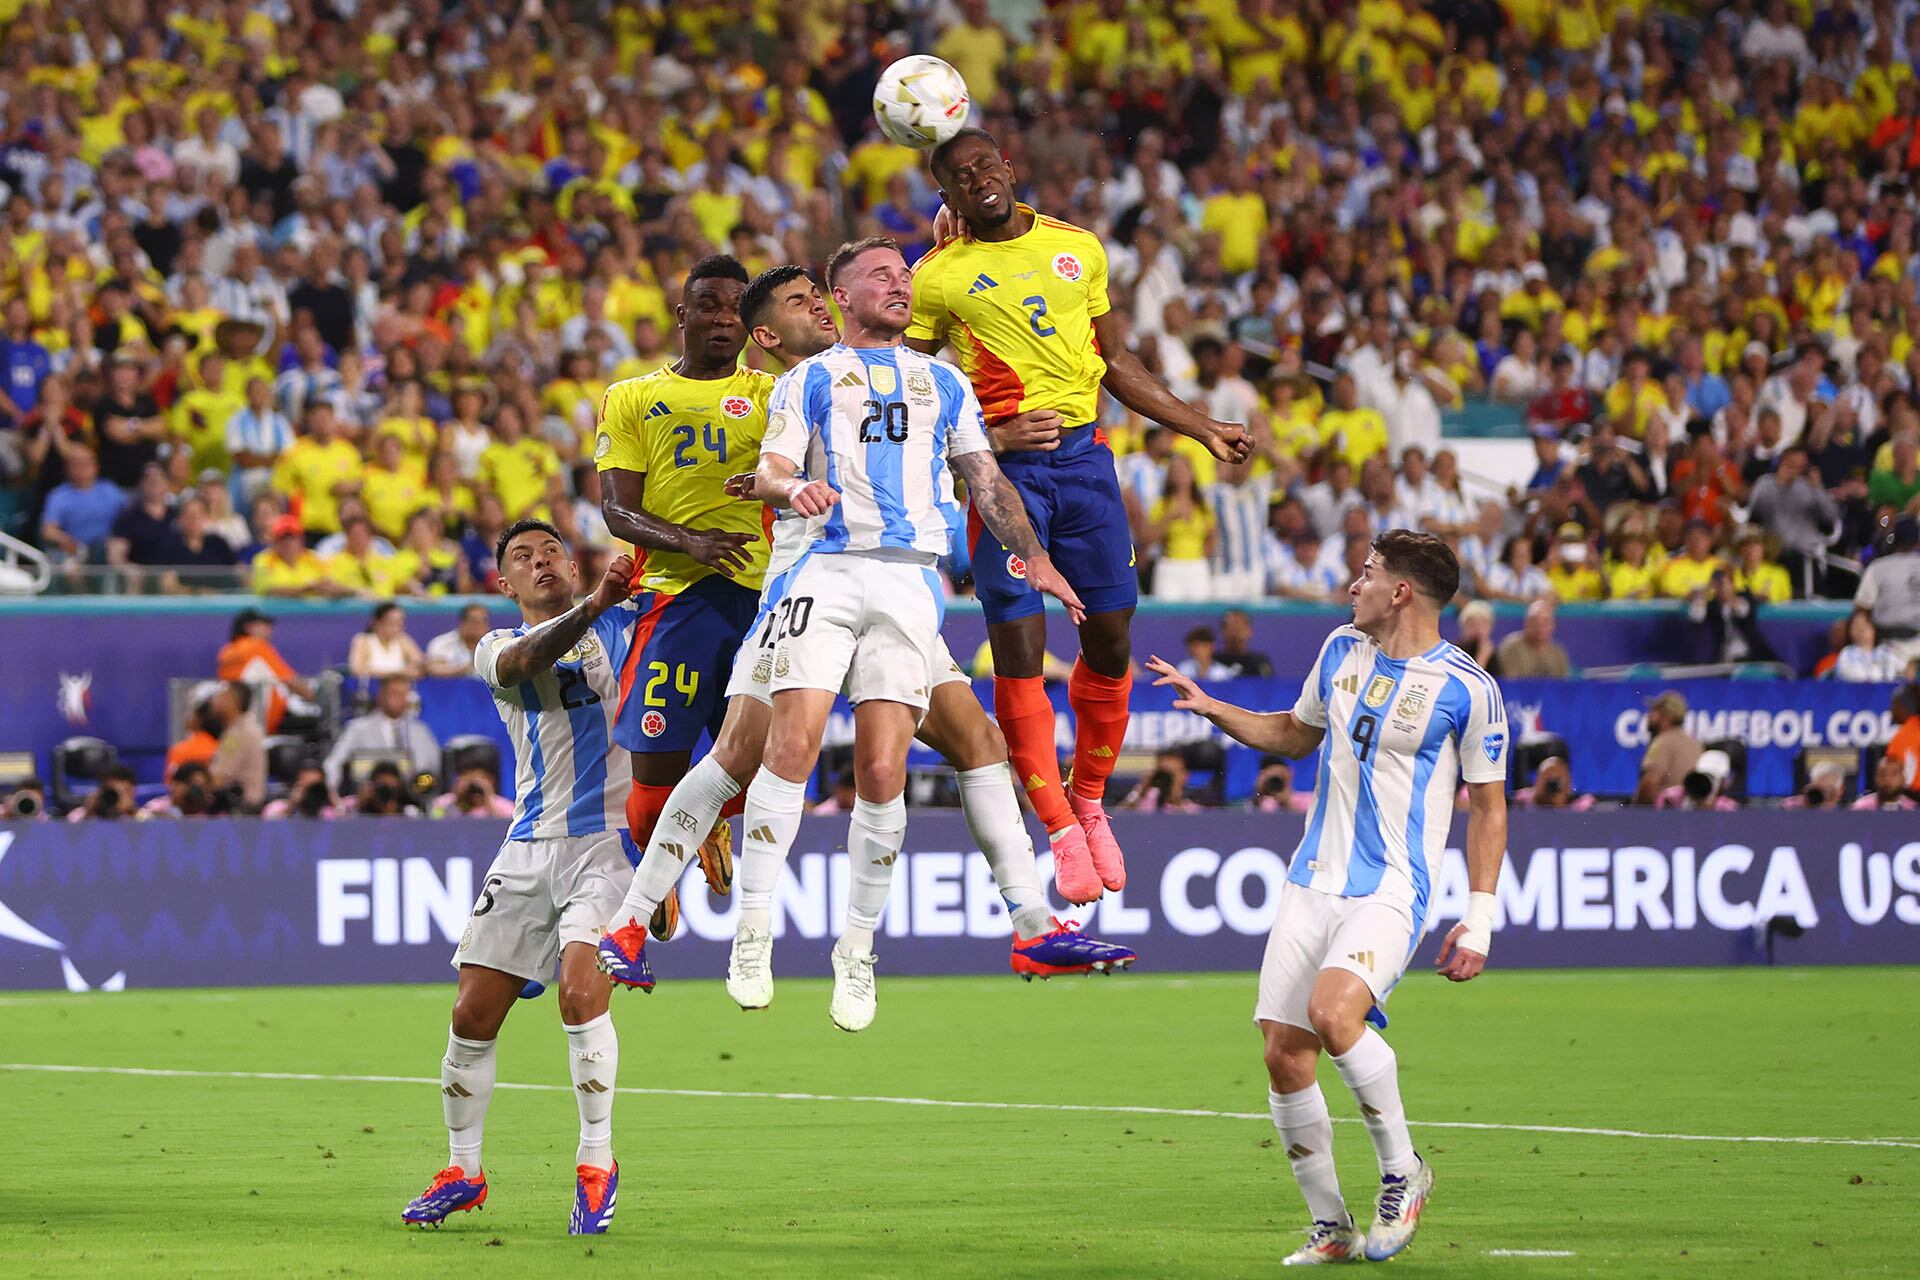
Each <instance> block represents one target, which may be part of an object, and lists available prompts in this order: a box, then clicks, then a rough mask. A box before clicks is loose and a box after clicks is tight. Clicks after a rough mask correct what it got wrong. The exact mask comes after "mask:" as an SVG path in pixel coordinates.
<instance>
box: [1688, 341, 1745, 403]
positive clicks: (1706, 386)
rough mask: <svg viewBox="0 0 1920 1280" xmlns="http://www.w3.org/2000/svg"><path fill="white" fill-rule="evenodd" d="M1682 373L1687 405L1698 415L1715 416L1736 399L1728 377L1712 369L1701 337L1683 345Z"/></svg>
mask: <svg viewBox="0 0 1920 1280" xmlns="http://www.w3.org/2000/svg"><path fill="white" fill-rule="evenodd" d="M1680 376H1681V377H1682V378H1683V379H1685V380H1686V384H1687V406H1688V407H1689V408H1690V409H1692V410H1693V416H1694V417H1696V418H1707V419H1711V418H1712V417H1713V415H1714V414H1716V413H1718V412H1720V411H1721V410H1722V409H1724V408H1726V407H1727V405H1728V404H1729V403H1731V402H1732V400H1733V392H1732V391H1730V390H1729V389H1728V388H1727V380H1726V379H1725V378H1722V377H1721V376H1720V375H1719V374H1717V373H1712V372H1709V371H1708V369H1707V360H1706V355H1705V353H1704V352H1703V351H1702V350H1701V347H1700V339H1698V338H1688V339H1687V340H1686V342H1685V343H1684V344H1683V345H1682V346H1681V348H1680Z"/></svg>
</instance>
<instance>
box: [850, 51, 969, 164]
mask: <svg viewBox="0 0 1920 1280" xmlns="http://www.w3.org/2000/svg"><path fill="white" fill-rule="evenodd" d="M970 106H971V104H970V102H969V100H968V98H967V82H966V81H965V80H962V79H961V78H960V73H959V72H958V71H955V70H954V69H953V67H952V66H950V65H949V64H947V63H945V62H942V61H940V59H938V58H934V57H930V56H928V55H927V54H924V53H917V54H914V55H913V56H912V57H909V58H902V59H900V60H899V61H898V62H896V63H894V64H893V65H892V66H890V67H888V68H887V69H886V71H885V72H883V73H882V74H881V76H880V83H879V84H877V85H875V86H874V89H873V118H874V119H875V120H877V121H878V122H879V124H880V132H882V133H884V134H886V135H887V136H888V137H889V138H892V139H893V140H894V141H895V142H897V143H899V144H900V145H901V146H903V147H914V148H917V149H919V150H922V151H924V150H927V149H928V148H930V147H937V146H939V145H940V144H941V143H943V142H945V141H946V140H947V139H948V138H951V137H952V136H953V135H954V134H956V133H958V132H960V130H961V129H963V128H965V127H966V123H967V112H968V110H969V109H970Z"/></svg>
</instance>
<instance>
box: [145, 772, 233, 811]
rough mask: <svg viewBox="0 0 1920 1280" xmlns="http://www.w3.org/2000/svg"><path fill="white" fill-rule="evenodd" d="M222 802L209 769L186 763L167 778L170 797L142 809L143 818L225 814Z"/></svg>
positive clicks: (159, 799) (154, 800)
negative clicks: (222, 812)
mask: <svg viewBox="0 0 1920 1280" xmlns="http://www.w3.org/2000/svg"><path fill="white" fill-rule="evenodd" d="M221 799H222V797H221V796H220V795H219V793H218V792H216V791H215V790H214V786H213V775H212V774H211V773H209V772H208V770H207V766H205V765H204V764H199V763H189V764H183V765H181V766H180V767H179V768H178V769H175V770H174V771H173V777H171V778H169V779H167V794H165V795H163V796H155V797H154V798H153V799H151V800H149V801H147V802H146V803H145V804H144V805H142V806H140V818H141V820H142V821H145V820H146V819H148V818H204V817H206V816H207V815H208V814H212V813H219V812H221V811H222V809H223V806H222V804H221Z"/></svg>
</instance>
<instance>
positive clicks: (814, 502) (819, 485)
mask: <svg viewBox="0 0 1920 1280" xmlns="http://www.w3.org/2000/svg"><path fill="white" fill-rule="evenodd" d="M792 502H793V509H794V510H795V511H797V512H799V513H800V514H801V515H803V516H823V515H825V514H827V512H828V511H829V510H830V509H831V508H833V507H834V506H836V505H838V504H839V502H840V495H839V494H837V493H835V492H834V491H833V487H832V486H831V485H829V484H828V483H827V482H826V481H825V480H809V481H807V483H805V484H803V485H800V486H798V487H797V488H795V489H794V491H793V497H792Z"/></svg>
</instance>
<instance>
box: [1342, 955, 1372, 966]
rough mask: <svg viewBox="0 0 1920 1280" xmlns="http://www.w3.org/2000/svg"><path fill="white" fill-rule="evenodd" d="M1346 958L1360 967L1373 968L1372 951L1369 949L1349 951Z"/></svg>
mask: <svg viewBox="0 0 1920 1280" xmlns="http://www.w3.org/2000/svg"><path fill="white" fill-rule="evenodd" d="M1347 959H1349V960H1351V961H1353V962H1354V963H1355V964H1357V965H1359V966H1360V967H1361V968H1362V969H1372V968H1373V952H1371V951H1353V952H1349V953H1348V954H1347Z"/></svg>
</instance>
